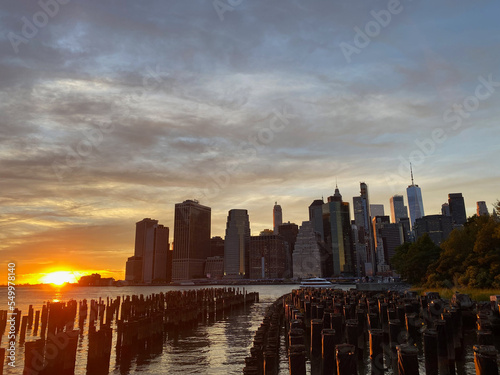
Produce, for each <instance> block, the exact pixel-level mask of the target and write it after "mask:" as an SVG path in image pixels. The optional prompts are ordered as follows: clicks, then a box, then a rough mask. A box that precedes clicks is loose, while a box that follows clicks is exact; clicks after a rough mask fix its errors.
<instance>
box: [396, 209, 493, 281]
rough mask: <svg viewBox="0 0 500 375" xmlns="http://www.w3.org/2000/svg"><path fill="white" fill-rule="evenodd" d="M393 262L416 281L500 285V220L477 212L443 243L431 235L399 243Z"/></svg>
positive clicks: (404, 275)
mask: <svg viewBox="0 0 500 375" xmlns="http://www.w3.org/2000/svg"><path fill="white" fill-rule="evenodd" d="M497 204H498V202H497ZM391 264H392V265H393V266H394V268H395V269H396V271H398V272H399V273H400V274H401V276H402V277H403V278H406V279H407V280H408V282H410V283H412V284H414V285H420V284H425V286H427V287H443V286H444V287H451V286H467V287H472V288H500V222H499V220H498V218H497V217H494V216H473V217H471V218H469V219H468V221H467V223H466V224H465V225H464V227H463V228H459V229H455V230H453V231H452V232H451V234H450V236H449V237H448V239H447V240H446V241H444V242H443V243H442V244H441V247H438V246H436V245H434V243H432V241H431V239H430V238H429V237H428V236H427V235H424V236H422V237H420V238H419V239H418V240H417V241H416V242H415V243H413V244H408V243H405V244H404V245H402V246H400V247H398V248H397V249H396V254H395V255H394V257H393V258H392V259H391Z"/></svg>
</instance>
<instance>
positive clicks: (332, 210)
mask: <svg viewBox="0 0 500 375" xmlns="http://www.w3.org/2000/svg"><path fill="white" fill-rule="evenodd" d="M323 228H324V232H325V243H326V245H327V248H328V249H329V251H330V252H331V254H332V261H333V270H332V271H333V275H334V276H340V275H341V274H343V273H348V274H352V273H353V272H354V262H353V247H352V246H353V243H352V240H351V217H350V211H349V203H348V202H343V201H342V195H341V194H340V191H339V189H338V187H336V188H335V194H334V195H333V196H331V197H328V202H327V203H325V204H324V205H323Z"/></svg>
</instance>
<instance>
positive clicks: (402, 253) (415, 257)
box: [391, 234, 440, 285]
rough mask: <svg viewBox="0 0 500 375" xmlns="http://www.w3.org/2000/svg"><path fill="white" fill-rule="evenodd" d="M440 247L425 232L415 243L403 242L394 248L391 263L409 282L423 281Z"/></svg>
mask: <svg viewBox="0 0 500 375" xmlns="http://www.w3.org/2000/svg"><path fill="white" fill-rule="evenodd" d="M439 253H440V249H439V246H436V245H435V244H434V242H432V240H431V239H430V237H429V236H428V235H427V234H425V235H423V236H422V237H420V238H419V239H418V240H417V241H416V242H415V243H412V244H410V243H404V244H403V245H401V246H399V247H398V248H397V249H396V254H395V255H394V256H393V257H392V258H391V264H392V265H393V267H394V268H395V269H396V271H397V272H398V273H399V274H400V275H401V277H403V278H404V279H406V280H407V281H408V282H409V283H411V284H414V285H418V284H421V283H422V282H424V281H425V278H426V274H427V268H428V267H429V266H430V265H431V264H432V263H434V262H436V261H437V259H438V258H439Z"/></svg>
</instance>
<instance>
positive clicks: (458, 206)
mask: <svg viewBox="0 0 500 375" xmlns="http://www.w3.org/2000/svg"><path fill="white" fill-rule="evenodd" d="M448 204H449V205H450V215H451V219H452V220H453V225H464V224H465V223H466V222H467V214H466V212H465V202H464V197H463V196H462V193H450V194H448Z"/></svg>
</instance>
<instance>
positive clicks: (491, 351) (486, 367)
mask: <svg viewBox="0 0 500 375" xmlns="http://www.w3.org/2000/svg"><path fill="white" fill-rule="evenodd" d="M497 354H498V352H497V350H496V348H495V347H494V346H484V345H474V365H475V366H476V375H498V364H497Z"/></svg>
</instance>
